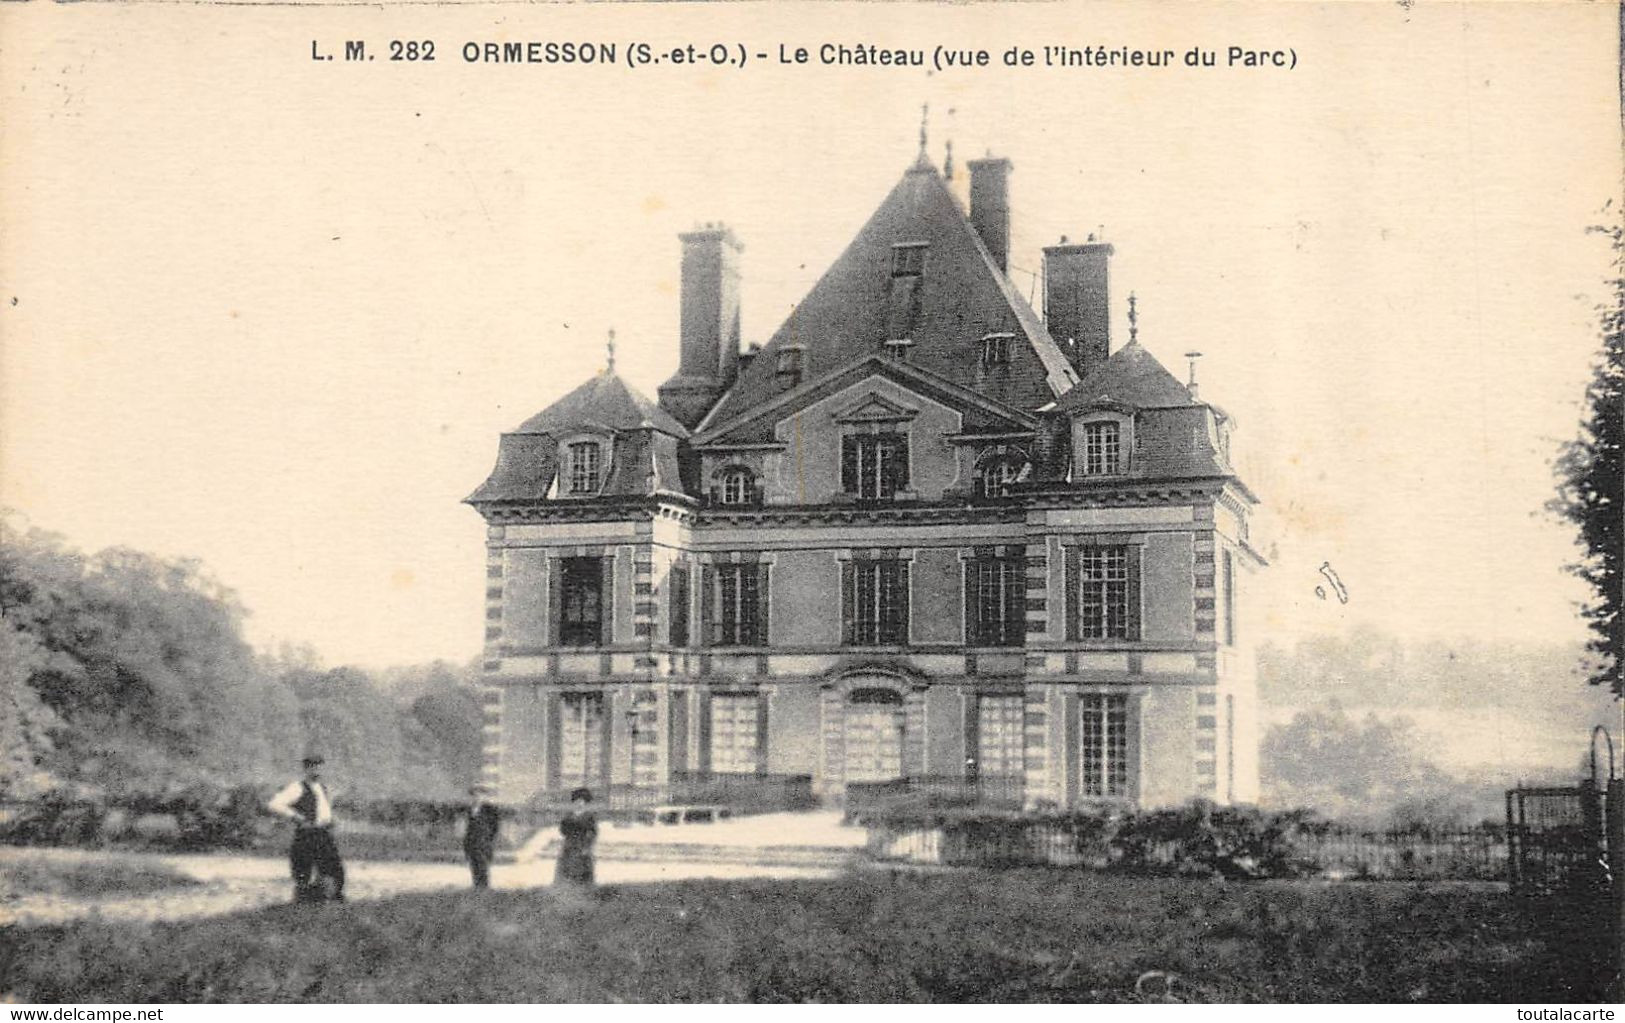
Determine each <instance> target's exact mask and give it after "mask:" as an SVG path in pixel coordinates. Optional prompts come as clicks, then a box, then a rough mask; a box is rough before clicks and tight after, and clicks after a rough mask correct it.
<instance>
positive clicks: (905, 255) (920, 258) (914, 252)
mask: <svg viewBox="0 0 1625 1023" xmlns="http://www.w3.org/2000/svg"><path fill="white" fill-rule="evenodd" d="M926 247H927V246H926V244H925V243H924V242H910V243H908V244H904V245H893V246H892V247H891V275H892V276H893V277H918V276H920V275H921V274H923V273H925V250H926Z"/></svg>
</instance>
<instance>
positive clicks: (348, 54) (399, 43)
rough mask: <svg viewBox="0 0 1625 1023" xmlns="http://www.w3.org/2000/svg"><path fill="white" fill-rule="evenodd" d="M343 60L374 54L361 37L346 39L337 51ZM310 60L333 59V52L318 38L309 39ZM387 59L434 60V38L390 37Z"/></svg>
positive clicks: (373, 56)
mask: <svg viewBox="0 0 1625 1023" xmlns="http://www.w3.org/2000/svg"><path fill="white" fill-rule="evenodd" d="M338 52H339V53H341V54H342V55H343V59H344V60H373V59H375V55H374V54H372V53H371V52H369V51H368V49H367V43H366V41H365V40H362V39H346V40H345V41H344V46H343V49H342V50H339V51H338ZM310 59H311V60H333V59H334V53H332V52H328V51H327V50H325V49H324V48H323V46H322V44H321V42H320V41H319V40H316V39H312V40H311V41H310ZM389 59H390V60H405V61H420V62H421V61H431V60H434V40H432V39H391V40H390V41H389Z"/></svg>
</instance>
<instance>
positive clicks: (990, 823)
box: [868, 801, 1318, 879]
mask: <svg viewBox="0 0 1625 1023" xmlns="http://www.w3.org/2000/svg"><path fill="white" fill-rule="evenodd" d="M868 822H869V823H870V824H871V825H873V826H875V827H879V828H885V829H889V830H895V831H940V832H941V833H942V846H941V849H942V861H943V862H944V863H958V864H976V865H980V866H1009V865H1014V864H1023V863H1024V864H1035V863H1052V864H1067V865H1083V866H1089V867H1095V868H1103V869H1107V870H1111V871H1114V872H1118V873H1124V874H1138V875H1149V876H1178V877H1213V876H1219V877H1227V878H1237V879H1241V878H1266V877H1301V876H1304V875H1306V874H1311V873H1314V872H1315V871H1316V870H1317V869H1318V865H1317V864H1316V863H1314V862H1313V860H1312V859H1311V858H1310V857H1308V856H1307V855H1305V853H1304V850H1303V845H1304V842H1303V839H1304V837H1305V836H1306V834H1307V833H1308V830H1309V829H1312V828H1314V827H1315V826H1316V825H1317V824H1318V822H1315V821H1314V820H1313V819H1312V818H1311V817H1310V815H1309V814H1308V813H1307V812H1304V811H1294V812H1288V813H1266V812H1264V811H1261V810H1258V809H1256V808H1254V807H1216V806H1214V805H1213V804H1211V803H1207V802H1203V801H1198V802H1195V803H1190V804H1188V805H1186V806H1183V807H1178V808H1173V809H1165V810H1147V811H1139V812H1132V813H1112V812H1109V811H1102V812H1095V813H1089V812H1072V813H1025V814H1022V813H1014V812H1011V813H1006V814H990V813H981V814H951V813H929V812H912V813H892V814H884V815H881V814H871V815H869V820H868Z"/></svg>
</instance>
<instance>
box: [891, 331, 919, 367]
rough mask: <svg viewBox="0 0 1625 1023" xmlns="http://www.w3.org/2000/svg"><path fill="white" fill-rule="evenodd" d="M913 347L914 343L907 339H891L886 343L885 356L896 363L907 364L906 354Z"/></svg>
mask: <svg viewBox="0 0 1625 1023" xmlns="http://www.w3.org/2000/svg"><path fill="white" fill-rule="evenodd" d="M913 347H914V342H913V341H911V340H909V339H908V338H906V337H905V338H893V339H892V340H890V341H887V342H886V354H887V355H889V356H891V357H892V358H894V359H896V360H897V361H898V362H907V361H908V353H909V350H910V349H911V348H913Z"/></svg>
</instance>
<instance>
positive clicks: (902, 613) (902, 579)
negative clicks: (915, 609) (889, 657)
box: [892, 561, 908, 645]
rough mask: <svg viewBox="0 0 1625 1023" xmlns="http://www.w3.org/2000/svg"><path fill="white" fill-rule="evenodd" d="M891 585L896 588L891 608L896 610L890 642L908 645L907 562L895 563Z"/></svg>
mask: <svg viewBox="0 0 1625 1023" xmlns="http://www.w3.org/2000/svg"><path fill="white" fill-rule="evenodd" d="M892 579H893V580H894V582H893V585H894V586H895V587H896V588H897V591H896V593H895V594H894V595H893V600H892V607H893V608H895V609H896V617H895V620H894V621H893V623H892V642H894V643H897V644H900V645H906V644H907V643H908V562H906V561H900V562H898V563H897V566H896V570H895V573H894V574H893V576H892Z"/></svg>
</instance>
